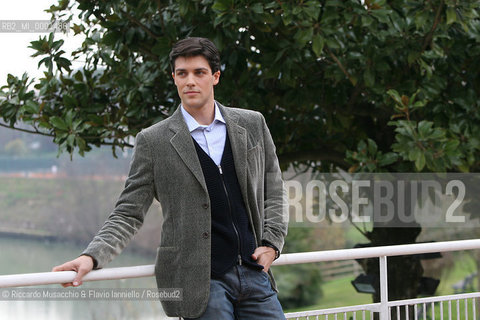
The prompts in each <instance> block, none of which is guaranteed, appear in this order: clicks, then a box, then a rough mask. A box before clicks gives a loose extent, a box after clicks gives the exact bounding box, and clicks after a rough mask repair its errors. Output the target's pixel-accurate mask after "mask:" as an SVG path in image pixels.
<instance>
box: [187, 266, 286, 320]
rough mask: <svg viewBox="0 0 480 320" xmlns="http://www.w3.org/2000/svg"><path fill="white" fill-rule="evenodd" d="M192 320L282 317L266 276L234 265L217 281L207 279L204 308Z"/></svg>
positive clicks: (277, 319) (264, 273)
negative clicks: (206, 300) (207, 294)
mask: <svg viewBox="0 0 480 320" xmlns="http://www.w3.org/2000/svg"><path fill="white" fill-rule="evenodd" d="M195 319H196V320H219V319H222V320H244V319H245V320H246V319H262V320H279V319H285V316H284V314H283V310H282V306H281V305H280V302H279V301H278V298H277V293H276V292H275V291H274V290H273V289H272V287H271V285H270V279H269V278H268V274H267V273H266V272H263V271H257V270H253V269H250V268H248V267H245V266H240V265H237V266H235V267H233V268H232V269H230V270H229V271H228V272H227V273H226V274H224V275H223V276H221V277H219V278H218V279H211V280H210V298H209V300H208V305H207V309H206V311H205V313H204V314H203V315H201V316H200V317H199V318H195ZM185 320H188V319H187V318H186V319H185Z"/></svg>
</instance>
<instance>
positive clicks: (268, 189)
mask: <svg viewBox="0 0 480 320" xmlns="http://www.w3.org/2000/svg"><path fill="white" fill-rule="evenodd" d="M261 117H262V122H263V124H262V125H263V139H264V149H265V173H264V174H265V176H264V225H263V237H262V242H263V243H268V244H270V245H273V246H274V247H276V248H277V249H278V251H279V252H281V251H282V248H283V244H284V241H285V237H286V235H287V229H288V204H287V194H286V190H285V186H284V183H283V179H282V172H281V170H280V165H279V162H278V158H277V154H276V152H275V145H274V143H273V139H272V136H271V134H270V130H269V129H268V127H267V124H266V122H265V118H264V117H263V115H261Z"/></svg>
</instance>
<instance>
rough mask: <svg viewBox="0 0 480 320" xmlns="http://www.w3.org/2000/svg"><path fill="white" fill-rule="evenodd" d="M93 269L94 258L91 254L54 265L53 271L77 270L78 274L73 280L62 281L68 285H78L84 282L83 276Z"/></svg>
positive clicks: (65, 285) (63, 284)
mask: <svg viewBox="0 0 480 320" xmlns="http://www.w3.org/2000/svg"><path fill="white" fill-rule="evenodd" d="M92 269H93V259H92V258H91V257H89V256H80V257H78V258H77V259H75V260H72V261H68V262H65V263H64V264H62V265H59V266H56V267H53V269H52V271H53V272H57V271H75V272H76V273H77V274H76V275H75V278H74V279H73V281H72V282H66V283H62V286H63V287H64V288H66V287H72V286H73V287H78V286H79V285H81V284H82V283H83V281H82V278H83V277H84V276H85V275H86V274H87V273H89V272H90V271H91V270H92Z"/></svg>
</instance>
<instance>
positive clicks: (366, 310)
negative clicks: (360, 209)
mask: <svg viewBox="0 0 480 320" xmlns="http://www.w3.org/2000/svg"><path fill="white" fill-rule="evenodd" d="M473 249H480V239H472V240H458V241H444V242H435V243H418V244H406V245H396V246H382V247H370V248H358V249H343V250H327V251H315V252H302V253H289V254H283V255H282V256H281V257H280V258H279V259H277V260H276V261H275V262H274V265H288V264H299V263H313V262H322V261H335V260H351V259H365V258H379V260H380V302H379V303H372V304H365V305H357V306H349V307H341V308H331V309H322V310H314V311H304V312H293V313H287V314H285V316H286V317H287V319H306V320H309V319H320V318H319V316H321V315H322V316H323V317H322V319H326V320H328V319H329V315H333V316H334V318H335V319H337V318H338V315H341V317H342V318H343V319H350V318H352V319H354V320H356V319H357V318H359V319H373V315H374V313H378V314H379V318H380V320H389V319H390V314H391V309H392V308H397V311H400V309H401V308H404V310H409V308H412V307H413V308H414V310H415V312H414V314H415V319H420V318H418V316H419V315H420V316H421V318H422V319H427V312H430V314H431V316H432V317H431V319H435V315H436V311H435V309H436V308H438V309H437V310H439V314H440V315H441V316H440V317H441V319H444V311H445V310H446V312H447V313H448V317H447V316H445V319H453V318H452V313H454V315H456V319H460V314H462V315H464V319H476V318H475V317H476V310H475V301H476V300H477V299H479V298H480V292H475V293H469V294H455V295H450V296H442V297H429V298H421V299H409V300H401V301H389V300H388V283H387V257H391V256H400V255H412V254H420V253H433V252H448V251H461V250H473ZM153 275H154V266H153V265H145V266H134V267H122V268H106V269H100V270H94V271H92V272H90V273H88V274H87V275H86V276H85V277H84V278H83V280H84V281H96V280H118V279H125V278H139V277H150V276H153ZM74 277H75V272H74V271H62V272H43V273H29V274H16V275H3V276H0V288H6V287H20V286H37V285H47V284H59V283H65V282H71V281H72V280H73V279H74ZM461 300H463V301H464V303H463V304H464V306H463V307H461V303H460V301H461ZM468 301H470V302H468ZM452 302H454V303H455V304H454V305H453V307H452ZM445 303H446V304H447V305H446V306H444V304H445ZM469 303H470V304H471V305H470V306H469ZM419 306H420V308H419ZM427 309H430V310H427ZM399 315H400V312H397V320H399V319H400V318H399V317H400V316H399ZM468 315H472V316H471V317H468ZM406 316H407V318H406V319H407V320H410V319H408V312H406ZM465 317H466V318H465ZM429 318H430V317H429ZM392 320H395V319H392ZM412 320H413V319H412Z"/></svg>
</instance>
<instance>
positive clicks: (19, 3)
mask: <svg viewBox="0 0 480 320" xmlns="http://www.w3.org/2000/svg"><path fill="white" fill-rule="evenodd" d="M56 3H57V1H56V0H15V1H11V0H1V1H0V43H1V45H0V87H1V86H3V85H4V84H6V79H7V74H9V73H11V74H13V75H15V76H18V77H21V75H22V74H23V73H24V72H25V71H26V72H27V73H28V74H29V75H30V76H33V77H35V78H39V77H40V76H41V75H42V70H41V69H40V70H39V69H38V61H40V59H41V58H38V57H37V58H32V57H30V56H31V55H32V54H33V53H34V52H35V51H34V50H33V49H30V48H28V46H29V45H30V41H34V40H38V38H39V37H40V36H48V33H46V32H45V33H38V32H37V33H18V32H15V33H8V32H5V31H4V30H7V29H8V27H9V26H10V27H11V28H15V30H17V29H18V28H19V23H17V24H16V25H15V26H14V25H13V24H9V26H7V25H6V23H7V21H6V20H10V21H11V20H50V14H49V13H46V12H44V10H45V9H47V8H49V7H50V6H51V5H52V4H56ZM2 24H3V25H2ZM55 38H56V39H57V38H58V39H63V40H64V41H65V44H64V47H63V48H64V50H65V51H66V52H67V53H69V52H71V51H72V50H74V49H76V48H78V47H79V46H80V44H81V39H80V38H79V37H74V36H73V32H72V31H70V33H68V34H66V35H62V34H61V33H56V34H55ZM66 58H70V55H68V56H66Z"/></svg>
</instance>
